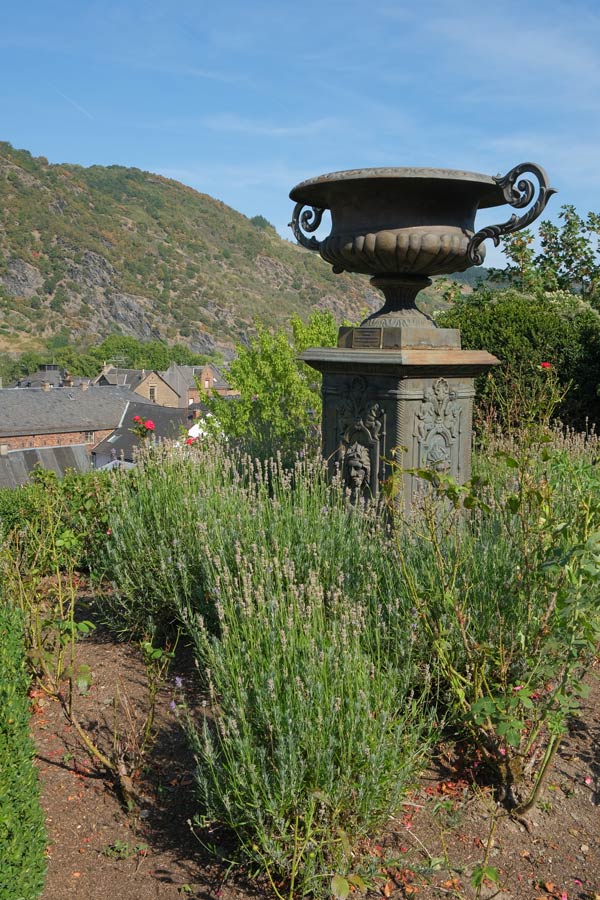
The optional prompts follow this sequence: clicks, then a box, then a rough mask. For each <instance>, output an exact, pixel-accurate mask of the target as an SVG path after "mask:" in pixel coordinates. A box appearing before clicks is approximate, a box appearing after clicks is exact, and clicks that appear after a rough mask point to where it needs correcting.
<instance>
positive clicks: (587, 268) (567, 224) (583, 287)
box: [535, 205, 600, 301]
mask: <svg viewBox="0 0 600 900" xmlns="http://www.w3.org/2000/svg"><path fill="white" fill-rule="evenodd" d="M559 218H560V219H561V220H562V225H560V226H558V225H555V224H553V223H552V222H548V221H543V222H542V223H541V224H540V243H541V247H542V252H541V253H540V254H539V255H538V256H537V257H536V259H535V264H536V266H537V268H538V270H539V272H540V274H541V276H542V279H543V284H544V288H545V289H546V290H556V289H561V290H567V291H575V292H576V293H579V294H581V295H582V296H584V297H587V298H588V299H595V300H596V301H597V299H598V297H597V294H598V290H599V289H600V257H599V252H600V216H599V215H598V214H597V213H591V212H590V213H588V215H587V217H586V219H585V220H584V219H583V218H582V217H581V216H580V215H578V213H577V212H576V211H575V207H574V206H571V205H565V206H562V207H561V211H560V214H559Z"/></svg>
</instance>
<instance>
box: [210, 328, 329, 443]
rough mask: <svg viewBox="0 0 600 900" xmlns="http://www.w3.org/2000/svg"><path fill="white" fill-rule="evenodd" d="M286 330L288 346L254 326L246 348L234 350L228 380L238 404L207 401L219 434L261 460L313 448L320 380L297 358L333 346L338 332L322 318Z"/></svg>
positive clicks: (282, 338)
mask: <svg viewBox="0 0 600 900" xmlns="http://www.w3.org/2000/svg"><path fill="white" fill-rule="evenodd" d="M291 324H292V339H291V341H290V339H289V338H288V337H287V335H286V334H285V333H284V332H283V331H279V332H277V333H272V332H270V331H268V330H267V329H266V328H265V327H264V326H258V328H257V335H256V337H255V338H253V339H252V341H251V342H250V345H249V346H248V347H244V346H239V347H238V356H237V359H235V360H234V361H233V362H232V363H231V366H230V368H229V372H228V379H229V382H230V384H231V386H232V387H234V388H236V389H237V390H238V391H239V392H240V394H241V397H240V399H239V400H236V402H235V403H232V402H231V401H229V400H226V399H223V398H221V397H216V396H213V397H210V398H208V399H207V400H206V403H207V405H208V406H209V408H210V411H211V412H212V413H213V415H214V416H215V418H216V420H217V422H218V426H219V428H220V429H221V430H222V432H223V433H224V434H225V435H226V436H227V437H228V438H229V439H233V440H240V441H242V442H243V445H244V446H245V447H246V448H248V450H249V451H250V452H252V453H255V454H258V455H259V456H261V457H266V456H269V455H271V454H274V453H276V452H277V451H280V452H281V453H283V455H284V456H285V457H286V458H290V455H292V454H293V453H294V452H295V451H297V450H299V449H300V448H301V447H304V446H305V445H306V444H309V445H311V446H316V444H317V441H318V437H319V433H320V431H319V429H320V420H321V393H320V386H321V376H320V375H319V374H318V373H317V372H315V370H314V369H311V368H309V366H307V365H306V364H305V363H303V362H300V361H299V360H298V359H297V357H298V354H299V353H301V352H302V351H303V350H305V349H307V348H308V347H310V346H318V347H332V346H335V343H336V341H337V326H336V324H335V321H334V319H333V316H332V315H331V313H326V312H315V313H313V314H312V315H311V316H310V318H309V320H308V322H307V323H304V322H302V320H301V319H300V318H299V317H297V316H295V317H293V318H292V322H291Z"/></svg>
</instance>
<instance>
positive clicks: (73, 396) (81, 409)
mask: <svg viewBox="0 0 600 900" xmlns="http://www.w3.org/2000/svg"><path fill="white" fill-rule="evenodd" d="M131 396H132V395H131V391H130V390H129V388H125V387H109V386H106V385H105V386H92V387H88V388H87V389H86V390H83V389H82V388H76V387H74V388H52V389H51V390H48V391H45V390H43V389H42V388H6V389H4V390H0V440H1V439H2V438H3V437H11V436H17V435H26V434H55V433H56V434H60V433H63V432H69V431H101V430H104V429H108V428H110V429H112V428H116V427H117V426H118V425H119V423H120V421H121V419H122V417H123V414H124V412H125V410H126V409H127V405H128V404H129V403H131ZM135 396H136V403H138V402H139V403H142V404H144V405H145V406H146V408H147V407H148V406H151V407H152V409H153V410H154V409H155V405H154V404H153V403H150V401H148V402H147V403H145V401H144V398H143V397H139V396H138V395H135Z"/></svg>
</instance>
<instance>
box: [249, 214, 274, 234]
mask: <svg viewBox="0 0 600 900" xmlns="http://www.w3.org/2000/svg"><path fill="white" fill-rule="evenodd" d="M250 221H251V222H252V224H253V225H254V227H255V228H260V229H265V228H270V229H271V230H272V231H275V226H274V225H271V223H270V222H269V220H268V219H265V217H264V216H252V218H251V219H250Z"/></svg>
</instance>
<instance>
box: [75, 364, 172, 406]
mask: <svg viewBox="0 0 600 900" xmlns="http://www.w3.org/2000/svg"><path fill="white" fill-rule="evenodd" d="M92 384H94V385H98V386H102V387H104V386H107V387H124V388H127V389H128V390H130V391H132V392H133V393H134V394H137V395H138V396H140V397H144V398H145V399H146V400H149V401H150V402H151V403H156V404H157V405H158V406H181V404H180V402H179V395H178V394H177V392H176V391H175V390H174V389H173V387H172V386H171V385H170V384H169V383H168V382H167V381H166V380H165V378H164V376H163V375H161V373H160V372H155V371H153V370H150V371H147V370H146V369H120V368H117V367H116V366H111V365H105V366H103V367H102V371H101V372H100V374H99V375H97V376H96V378H94V379H93V380H92Z"/></svg>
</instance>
